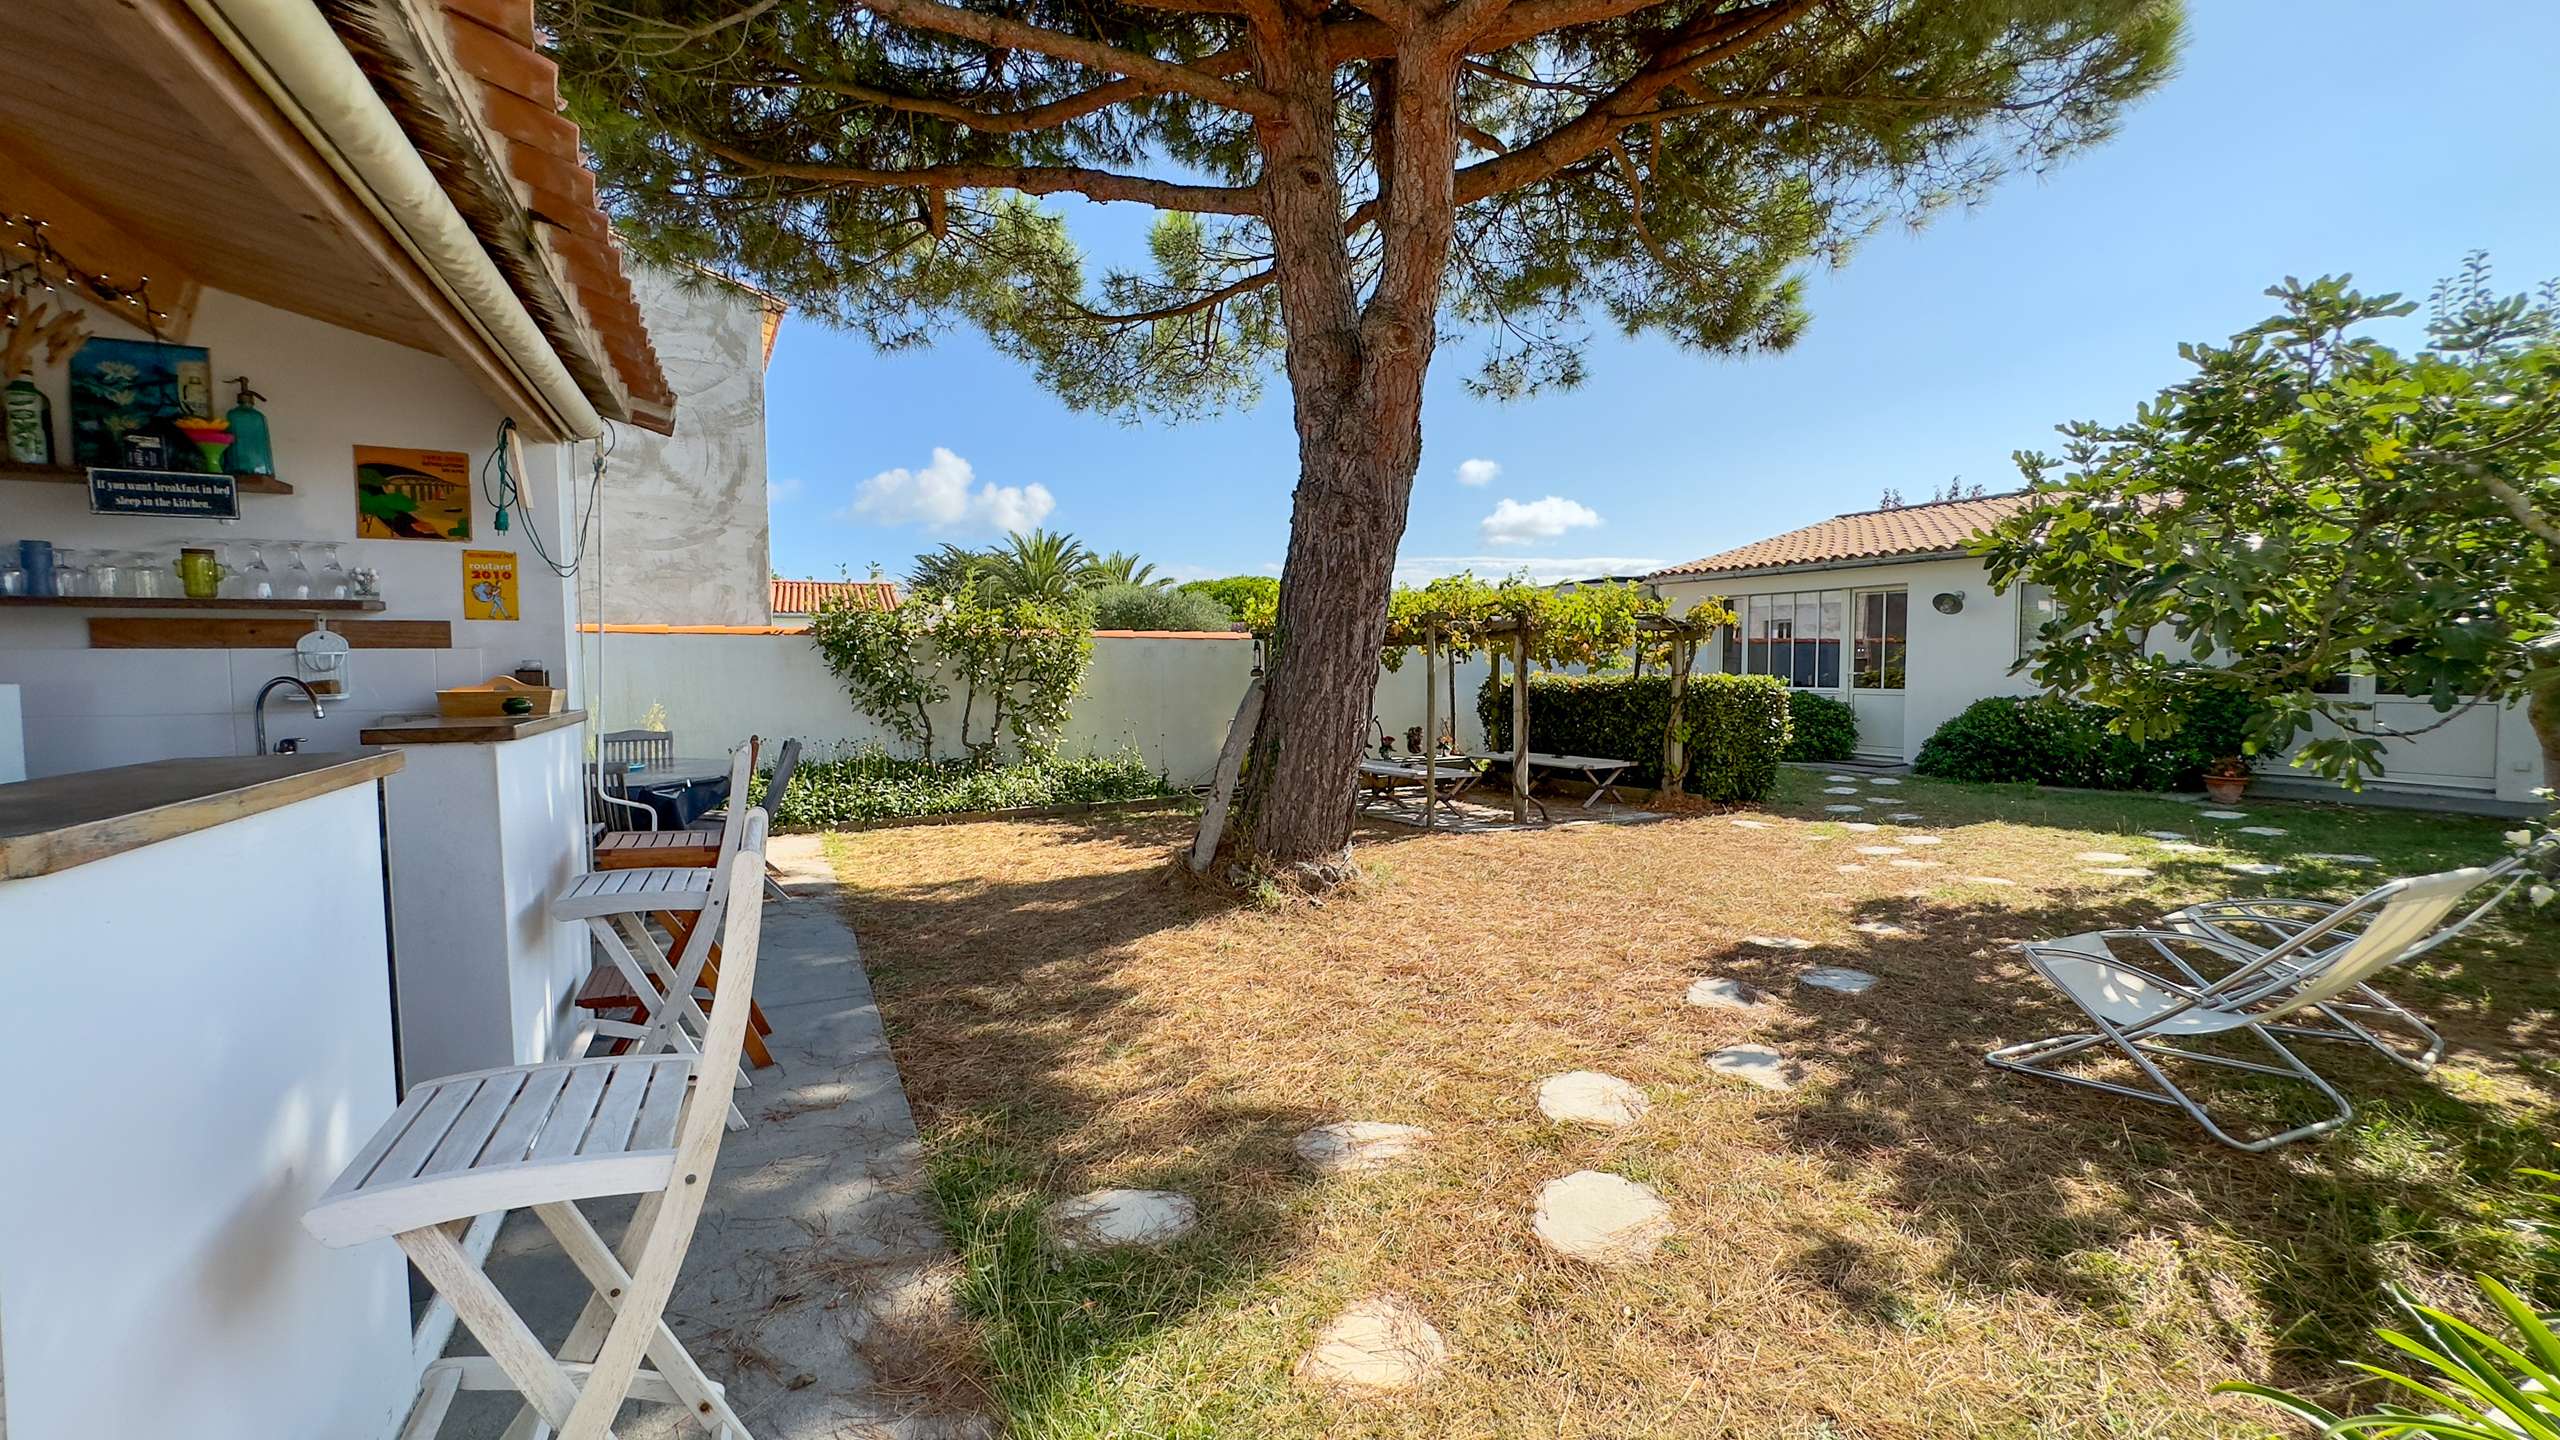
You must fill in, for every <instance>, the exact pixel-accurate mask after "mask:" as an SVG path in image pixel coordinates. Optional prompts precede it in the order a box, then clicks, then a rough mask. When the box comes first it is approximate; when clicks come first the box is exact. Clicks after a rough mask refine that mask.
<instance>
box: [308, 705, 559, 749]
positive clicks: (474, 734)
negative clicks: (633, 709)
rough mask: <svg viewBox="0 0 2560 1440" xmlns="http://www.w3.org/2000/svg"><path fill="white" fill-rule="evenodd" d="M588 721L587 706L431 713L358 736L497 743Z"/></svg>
mask: <svg viewBox="0 0 2560 1440" xmlns="http://www.w3.org/2000/svg"><path fill="white" fill-rule="evenodd" d="M586 723H587V712H586V711H584V710H563V711H561V712H560V713H559V714H557V715H493V716H489V717H487V718H485V719H472V720H447V719H444V718H442V717H438V716H429V717H427V718H425V719H421V720H400V721H394V722H392V723H390V724H387V725H375V726H372V727H370V728H368V729H366V730H362V731H359V732H358V733H357V735H356V738H357V739H359V740H362V741H363V742H364V743H366V744H367V745H494V744H496V743H498V742H499V741H501V740H522V739H523V738H525V737H526V736H528V735H546V734H549V733H550V732H551V731H554V730H566V729H568V728H569V727H570V726H572V725H584V724H586Z"/></svg>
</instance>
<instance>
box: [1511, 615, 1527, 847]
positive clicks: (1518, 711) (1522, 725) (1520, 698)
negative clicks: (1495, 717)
mask: <svg viewBox="0 0 2560 1440" xmlns="http://www.w3.org/2000/svg"><path fill="white" fill-rule="evenodd" d="M1511 823H1512V824H1514V825H1526V824H1528V823H1529V627H1528V625H1527V624H1526V623H1525V622H1523V623H1522V625H1521V626H1520V628H1519V629H1518V630H1516V631H1514V632H1512V636H1511Z"/></svg>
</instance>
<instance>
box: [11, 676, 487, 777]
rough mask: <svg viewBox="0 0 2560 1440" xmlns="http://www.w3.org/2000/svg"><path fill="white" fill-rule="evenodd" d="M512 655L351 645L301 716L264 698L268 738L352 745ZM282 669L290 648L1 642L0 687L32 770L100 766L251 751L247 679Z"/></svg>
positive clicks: (293, 699) (310, 746)
mask: <svg viewBox="0 0 2560 1440" xmlns="http://www.w3.org/2000/svg"><path fill="white" fill-rule="evenodd" d="M516 663H517V657H515V656H513V655H508V656H494V655H491V654H490V653H489V652H487V651H484V650H480V649H477V648H473V649H461V650H358V651H355V652H354V653H353V654H352V655H351V656H350V657H349V658H348V666H349V669H350V671H351V672H352V673H351V677H350V680H349V686H348V688H349V694H348V695H347V697H346V698H345V699H343V700H340V701H335V702H331V703H330V704H328V705H326V706H325V707H324V708H325V709H326V710H327V711H328V714H327V715H326V716H325V717H323V718H322V719H319V720H314V719H312V718H311V707H310V706H309V705H307V704H304V703H303V702H302V700H301V698H300V695H299V693H298V692H294V691H290V690H287V691H279V692H278V693H277V695H276V697H275V699H274V700H273V701H272V702H271V703H270V704H269V705H268V707H267V735H268V738H269V739H270V740H273V739H277V738H281V737H283V736H288V735H294V736H300V737H301V739H302V748H304V749H306V750H352V749H354V748H355V747H356V746H357V744H358V743H359V742H358V740H357V738H356V734H357V732H358V731H360V730H363V729H365V728H366V727H368V726H371V725H374V724H376V723H378V722H379V721H380V719H381V717H383V716H385V715H399V714H419V713H427V712H432V711H433V710H434V709H435V708H436V694H435V692H436V691H437V690H439V689H443V688H449V687H452V686H456V685H477V684H479V683H480V682H482V681H484V680H486V679H488V678H489V677H490V676H491V675H494V674H498V673H500V672H502V671H505V670H508V669H512V668H513V667H514V666H515V664H516ZM292 673H293V652H292V651H290V650H85V649H61V650H5V649H0V685H16V686H18V687H19V692H18V693H19V699H20V702H21V704H22V706H23V707H24V723H25V726H26V754H27V775H28V777H29V778H31V779H36V778H42V777H44V776H47V775H60V774H65V773H67V772H70V771H74V770H98V769H103V768H105V767H107V766H110V765H134V764H139V763H140V762H142V761H145V760H167V759H172V758H176V757H180V756H193V755H250V754H254V753H256V751H257V739H256V729H255V725H254V723H253V722H252V720H251V718H250V713H249V707H250V705H251V704H252V703H253V702H254V701H255V700H256V699H257V696H258V688H259V687H260V686H262V685H264V684H266V683H267V681H269V680H271V679H273V678H275V677H276V676H278V675H290V674H292Z"/></svg>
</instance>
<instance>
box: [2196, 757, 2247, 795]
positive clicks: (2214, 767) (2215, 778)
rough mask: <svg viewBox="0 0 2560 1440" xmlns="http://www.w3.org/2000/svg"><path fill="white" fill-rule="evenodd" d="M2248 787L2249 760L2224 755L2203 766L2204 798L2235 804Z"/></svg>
mask: <svg viewBox="0 0 2560 1440" xmlns="http://www.w3.org/2000/svg"><path fill="white" fill-rule="evenodd" d="M2248 788H2249V762H2248V761H2247V760H2245V759H2243V758H2241V757H2240V756H2238V755H2225V756H2223V757H2222V758H2221V759H2219V760H2216V761H2214V762H2213V763H2212V764H2210V765H2207V766H2206V767H2204V793H2205V798H2206V799H2208V800H2211V801H2212V802H2213V803H2214V804H2216V805H2235V804H2238V803H2239V800H2240V797H2241V795H2242V794H2243V793H2245V792H2246V791H2247V790H2248Z"/></svg>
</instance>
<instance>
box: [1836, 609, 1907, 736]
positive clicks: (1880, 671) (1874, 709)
mask: <svg viewBox="0 0 2560 1440" xmlns="http://www.w3.org/2000/svg"><path fill="white" fill-rule="evenodd" d="M1849 613H1850V616H1851V628H1850V647H1849V708H1851V709H1853V710H1855V711H1857V712H1858V753H1859V754H1861V755H1872V756H1876V757H1878V758H1886V759H1895V760H1899V759H1903V758H1905V757H1904V755H1903V743H1902V688H1903V682H1904V680H1905V679H1906V678H1907V677H1908V675H1909V673H1910V668H1911V627H1910V622H1911V594H1910V592H1909V591H1907V590H1853V591H1851V592H1849Z"/></svg>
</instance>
